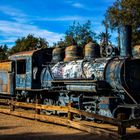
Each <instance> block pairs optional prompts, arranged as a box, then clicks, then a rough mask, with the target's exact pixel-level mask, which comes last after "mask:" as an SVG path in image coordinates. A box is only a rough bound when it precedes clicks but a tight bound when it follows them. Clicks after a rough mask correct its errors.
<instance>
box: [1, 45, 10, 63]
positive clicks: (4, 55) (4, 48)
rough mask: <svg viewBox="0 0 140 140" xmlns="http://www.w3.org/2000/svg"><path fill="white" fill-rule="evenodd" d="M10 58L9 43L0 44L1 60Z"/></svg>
mask: <svg viewBox="0 0 140 140" xmlns="http://www.w3.org/2000/svg"><path fill="white" fill-rule="evenodd" d="M7 59H8V47H7V45H1V46H0V60H7Z"/></svg>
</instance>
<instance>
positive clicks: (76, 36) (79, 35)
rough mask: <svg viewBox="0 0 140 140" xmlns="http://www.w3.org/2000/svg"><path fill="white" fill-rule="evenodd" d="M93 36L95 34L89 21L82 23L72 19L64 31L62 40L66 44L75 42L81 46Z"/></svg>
mask: <svg viewBox="0 0 140 140" xmlns="http://www.w3.org/2000/svg"><path fill="white" fill-rule="evenodd" d="M95 36H96V34H95V33H94V32H93V31H92V30H91V22H90V21H87V22H86V23H84V24H83V25H81V24H80V23H79V22H78V23H76V22H75V21H74V22H73V24H72V25H71V26H69V29H68V30H67V31H66V35H65V39H64V42H65V45H66V46H69V45H72V44H77V45H78V46H81V47H83V46H84V45H85V44H86V43H88V41H89V40H93V38H95Z"/></svg>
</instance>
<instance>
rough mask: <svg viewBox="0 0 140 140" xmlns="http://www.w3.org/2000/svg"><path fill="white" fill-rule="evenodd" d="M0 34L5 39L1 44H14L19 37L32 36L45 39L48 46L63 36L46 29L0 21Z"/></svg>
mask: <svg viewBox="0 0 140 140" xmlns="http://www.w3.org/2000/svg"><path fill="white" fill-rule="evenodd" d="M0 32H1V33H0V34H1V35H2V36H4V38H5V39H4V40H3V43H6V42H7V43H9V42H11V43H12V42H13V43H14V41H15V40H16V39H17V38H19V37H24V36H27V35H28V34H33V35H34V36H36V37H42V38H45V39H46V40H47V41H48V42H49V44H50V45H52V43H53V42H57V41H58V40H60V38H63V36H64V35H63V34H59V33H55V32H51V31H48V30H46V29H40V28H39V27H38V26H34V25H28V24H23V23H15V22H12V21H6V20H0Z"/></svg>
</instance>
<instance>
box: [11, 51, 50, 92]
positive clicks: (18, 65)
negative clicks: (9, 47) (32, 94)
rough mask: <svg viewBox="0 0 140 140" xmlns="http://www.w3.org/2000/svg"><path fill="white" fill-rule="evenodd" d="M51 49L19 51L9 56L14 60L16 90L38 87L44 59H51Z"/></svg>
mask: <svg viewBox="0 0 140 140" xmlns="http://www.w3.org/2000/svg"><path fill="white" fill-rule="evenodd" d="M51 53H52V49H40V50H34V51H28V52H19V53H16V54H14V55H12V56H10V57H9V59H10V60H13V61H15V79H16V84H15V88H16V90H22V91H26V90H32V89H40V88H41V81H40V74H41V71H42V68H43V65H45V63H46V60H47V61H48V62H50V61H51V56H50V55H48V54H51Z"/></svg>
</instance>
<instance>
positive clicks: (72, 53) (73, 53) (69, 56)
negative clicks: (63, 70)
mask: <svg viewBox="0 0 140 140" xmlns="http://www.w3.org/2000/svg"><path fill="white" fill-rule="evenodd" d="M77 54H78V50H77V46H76V45H72V46H69V47H67V48H66V49H65V59H64V61H65V62H68V61H73V60H77V59H78V55H77Z"/></svg>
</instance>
